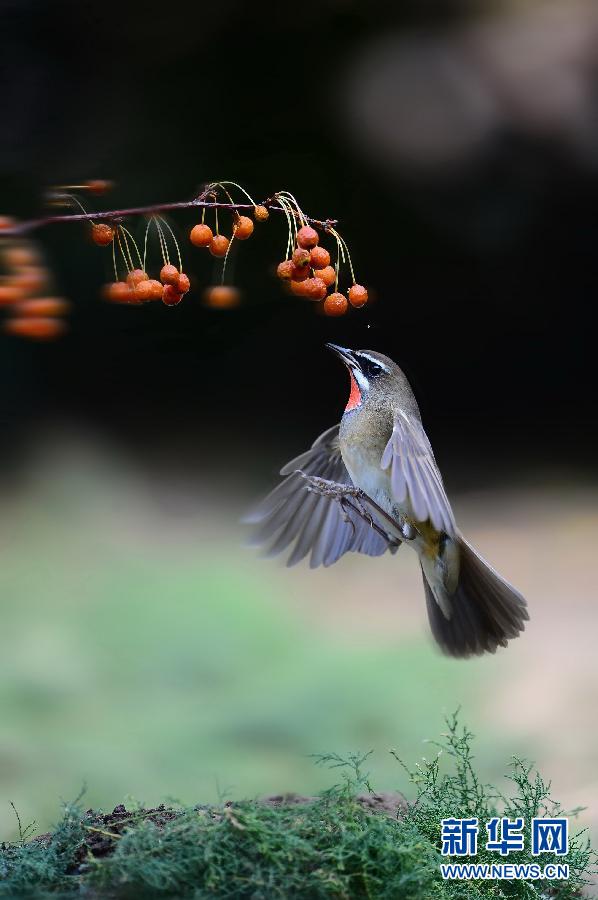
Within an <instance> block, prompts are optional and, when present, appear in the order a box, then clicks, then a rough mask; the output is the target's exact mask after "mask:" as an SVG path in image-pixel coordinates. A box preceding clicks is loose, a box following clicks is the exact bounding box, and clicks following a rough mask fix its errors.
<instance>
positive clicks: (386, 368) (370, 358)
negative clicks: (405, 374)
mask: <svg viewBox="0 0 598 900" xmlns="http://www.w3.org/2000/svg"><path fill="white" fill-rule="evenodd" d="M357 356H363V358H364V359H369V361H370V362H371V363H374V364H375V365H377V366H380V368H381V369H384V371H385V372H386V374H387V375H390V369H389V368H388V367H387V366H385V365H384V363H383V362H380V360H379V359H376V358H375V356H370V354H369V353H364V352H363V350H360V351H359V353H358V354H357Z"/></svg>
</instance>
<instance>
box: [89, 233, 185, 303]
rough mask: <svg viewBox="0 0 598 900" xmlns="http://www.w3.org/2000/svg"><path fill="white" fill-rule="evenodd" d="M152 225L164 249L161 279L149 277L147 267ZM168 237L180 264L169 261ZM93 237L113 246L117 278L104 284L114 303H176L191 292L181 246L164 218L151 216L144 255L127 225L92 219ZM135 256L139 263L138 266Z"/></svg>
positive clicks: (115, 275) (161, 247) (106, 295)
mask: <svg viewBox="0 0 598 900" xmlns="http://www.w3.org/2000/svg"><path fill="white" fill-rule="evenodd" d="M152 225H154V226H155V228H156V231H157V234H158V238H159V241H160V250H161V253H162V268H161V270H160V274H159V280H158V279H156V278H150V277H149V275H148V274H147V271H146V268H147V267H146V256H147V239H148V234H149V230H150V227H151V226H152ZM168 232H170V235H169V234H168ZM169 237H170V242H172V243H174V247H175V249H176V253H177V255H178V262H179V267H178V268H177V267H176V266H175V265H173V264H172V263H171V262H170V255H169V250H170V248H169V243H170V242H169ZM91 238H92V240H93V242H94V243H95V244H97V245H98V246H100V247H107V246H109V245H111V246H112V262H113V267H114V281H112V282H110V283H109V284H107V285H105V287H104V292H103V293H104V298H105V299H106V300H109V301H110V302H111V303H128V304H134V305H140V304H142V303H149V302H151V301H152V300H161V301H162V303H164V304H165V305H166V306H176V305H177V304H178V303H180V302H181V300H182V299H183V297H184V295H185V294H187V293H188V292H189V289H190V287H191V282H190V280H189V276H188V275H186V274H185V273H184V272H183V271H182V263H181V254H180V251H179V246H178V244H177V241H176V238H175V236H174V233H173V232H172V229H171V228H170V226H169V225H168V223H167V222H166V221H165V220H164V219H161V218H160V217H157V216H152V217H151V218H150V219H149V221H148V223H147V227H146V230H145V241H144V253H143V259H142V258H141V253H140V252H139V247H138V246H137V242H136V240H135V238H134V237H133V235H132V234H131V232H130V231H129V230H128V228H125V226H124V225H120V224H119V225H116V226H114V225H112V224H110V223H104V222H100V223H98V222H92V225H91ZM117 246H118V261H117V252H116V247H117ZM135 259H136V261H137V262H138V266H135V263H134V260H135ZM119 263H120V265H119ZM121 266H124V270H125V275H124V278H122V279H119V268H121Z"/></svg>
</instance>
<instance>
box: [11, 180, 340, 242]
mask: <svg viewBox="0 0 598 900" xmlns="http://www.w3.org/2000/svg"><path fill="white" fill-rule="evenodd" d="M60 196H61V195H60V194H57V195H56V197H57V198H59V197H60ZM214 196H215V195H214V192H213V191H212V190H210V191H203V192H202V193H201V194H199V196H198V197H195V198H194V199H193V200H178V201H174V202H171V203H155V204H152V205H151V206H133V207H130V208H129V209H113V210H104V211H102V212H91V213H67V214H65V215H52V216H42V217H40V218H37V219H29V220H26V221H24V222H18V223H15V224H14V225H11V226H9V227H8V228H3V229H2V231H1V232H0V235H1V237H3V238H10V237H19V236H22V235H24V234H29V233H30V232H32V231H36V230H37V229H39V228H43V227H44V226H45V225H55V224H57V223H68V222H91V221H101V220H108V221H110V222H114V223H115V224H116V223H118V222H121V221H122V220H123V219H125V218H127V217H128V216H143V215H148V216H151V215H154V214H156V213H163V212H170V211H172V210H174V209H228V210H230V211H231V212H238V211H239V210H252V209H255V207H254V205H253V204H252V203H225V202H223V201H220V200H214V199H211V200H210V199H208V198H209V197H214ZM258 205H260V206H265V207H266V209H267V210H269V211H271V212H281V213H284V212H285V209H283V207H282V206H280V205H279V204H278V203H277V195H276V194H274V196H273V197H268V199H266V200H263V201H262V202H261V203H260V204H258ZM294 215H295V217H296V218H299V215H298V213H294ZM304 219H305V220H306V221H307V222H309V224H310V225H313V226H314V227H316V228H320V229H321V230H322V231H326V232H328V231H330V229H331V228H335V227H336V226H337V225H338V220H337V219H314V218H312V217H311V216H304Z"/></svg>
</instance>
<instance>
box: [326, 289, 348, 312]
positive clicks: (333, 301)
mask: <svg viewBox="0 0 598 900" xmlns="http://www.w3.org/2000/svg"><path fill="white" fill-rule="evenodd" d="M348 307H349V304H348V303H347V298H346V297H345V295H344V294H339V293H338V292H337V293H335V294H330V295H329V296H328V297H326V299H325V300H324V312H325V313H326V315H327V316H344V314H345V313H346V312H347V309H348Z"/></svg>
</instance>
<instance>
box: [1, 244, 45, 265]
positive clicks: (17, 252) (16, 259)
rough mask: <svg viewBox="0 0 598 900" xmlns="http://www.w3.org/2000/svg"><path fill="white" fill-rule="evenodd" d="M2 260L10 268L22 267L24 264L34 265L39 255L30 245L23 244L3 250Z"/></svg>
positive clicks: (37, 261) (36, 263)
mask: <svg viewBox="0 0 598 900" xmlns="http://www.w3.org/2000/svg"><path fill="white" fill-rule="evenodd" d="M4 262H5V263H6V265H7V266H8V267H9V268H10V269H22V268H24V267H26V266H36V265H38V263H39V256H38V254H37V253H36V252H35V250H33V249H32V248H30V247H27V246H25V245H24V244H22V245H20V246H16V247H7V248H6V250H5V251H4Z"/></svg>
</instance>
